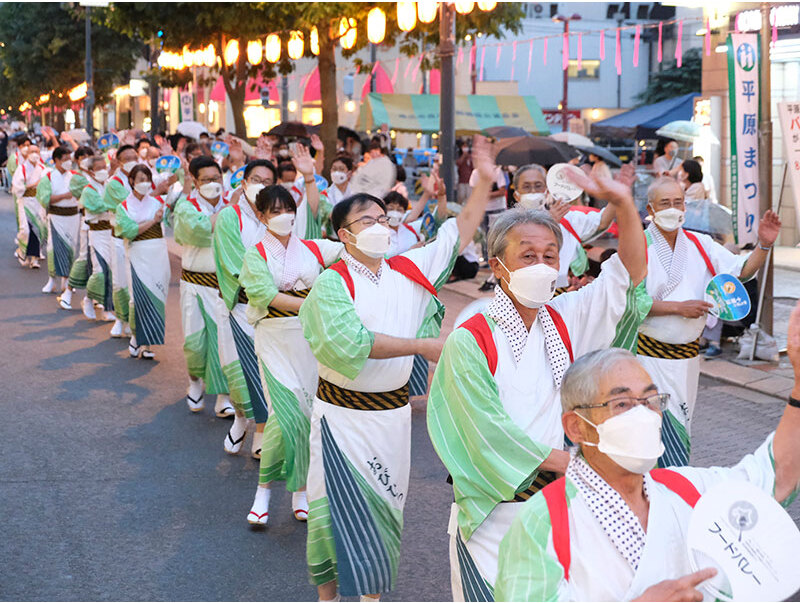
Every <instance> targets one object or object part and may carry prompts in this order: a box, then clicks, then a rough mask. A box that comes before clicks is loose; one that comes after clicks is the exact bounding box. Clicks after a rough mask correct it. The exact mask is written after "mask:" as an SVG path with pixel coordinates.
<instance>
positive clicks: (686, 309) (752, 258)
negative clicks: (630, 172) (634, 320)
mask: <svg viewBox="0 0 800 603" xmlns="http://www.w3.org/2000/svg"><path fill="white" fill-rule="evenodd" d="M647 212H648V214H649V216H650V218H651V219H652V223H651V224H650V226H648V228H647V230H646V233H645V234H646V238H647V245H648V250H649V253H648V263H647V279H646V287H647V295H648V296H649V297H650V298H651V299H652V306H651V307H650V311H649V314H648V315H647V317H646V319H645V320H644V321H643V322H642V324H641V325H640V327H639V338H638V352H637V353H638V355H639V359H640V360H641V362H642V365H643V366H644V367H645V369H647V371H648V372H649V373H650V375H652V377H653V380H654V381H655V382H656V384H657V385H658V388H659V390H660V391H662V392H665V393H669V394H670V404H669V407H668V408H667V410H666V412H665V413H664V429H663V440H664V445H665V447H666V449H665V452H664V456H663V457H662V458H661V459H660V460H659V465H660V466H662V467H669V466H681V465H686V464H688V462H689V450H690V432H691V419H692V414H693V412H694V405H695V400H696V399H697V385H698V380H699V378H700V360H699V356H698V354H699V350H700V343H699V338H700V335H701V333H702V332H703V328H704V327H705V324H706V313H707V312H708V310H709V308H711V304H709V303H707V302H706V301H704V298H705V290H706V286H707V285H708V282H709V280H710V279H711V278H713V277H714V276H715V275H717V274H723V273H725V274H731V275H733V276H736V277H738V278H740V279H741V280H747V279H749V278H751V277H752V276H753V275H755V273H756V272H757V271H758V270H759V268H761V266H763V265H764V262H765V261H766V259H767V254H768V252H769V250H770V248H771V247H772V245H773V244H774V243H775V239H776V238H777V236H778V233H779V232H780V228H781V221H780V219H779V218H778V216H777V215H776V214H775V213H774V212H772V211H769V210H768V211H767V212H766V213H765V214H764V217H763V218H762V219H761V222H760V223H759V225H758V244H757V246H756V248H755V249H754V250H753V252H752V253H751V254H749V255H735V254H733V253H731V252H730V251H728V250H727V249H725V247H723V246H722V245H720V244H719V243H717V242H715V241H714V240H713V239H712V238H711V237H710V236H708V235H705V234H701V233H693V232H690V231H688V230H684V229H683V228H681V225H682V224H683V222H684V220H685V212H686V205H685V202H684V192H683V187H681V185H680V184H679V183H678V181H677V180H675V179H673V178H669V177H663V178H659V179H657V180H656V181H655V182H653V184H651V185H650V188H649V189H648V191H647Z"/></svg>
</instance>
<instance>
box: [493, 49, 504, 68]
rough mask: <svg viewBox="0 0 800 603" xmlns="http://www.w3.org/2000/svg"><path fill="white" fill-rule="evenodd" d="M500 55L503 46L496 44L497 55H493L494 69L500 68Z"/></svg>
mask: <svg viewBox="0 0 800 603" xmlns="http://www.w3.org/2000/svg"><path fill="white" fill-rule="evenodd" d="M501 54H503V46H502V45H500V44H498V45H497V54H496V55H495V56H496V57H497V58H496V59H495V61H494V66H495V67H499V66H500V55H501Z"/></svg>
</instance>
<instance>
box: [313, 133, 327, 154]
mask: <svg viewBox="0 0 800 603" xmlns="http://www.w3.org/2000/svg"><path fill="white" fill-rule="evenodd" d="M311 148H312V149H314V150H315V151H322V150H323V149H324V148H325V145H323V144H322V139H321V138H320V137H319V136H317V135H316V134H312V135H311Z"/></svg>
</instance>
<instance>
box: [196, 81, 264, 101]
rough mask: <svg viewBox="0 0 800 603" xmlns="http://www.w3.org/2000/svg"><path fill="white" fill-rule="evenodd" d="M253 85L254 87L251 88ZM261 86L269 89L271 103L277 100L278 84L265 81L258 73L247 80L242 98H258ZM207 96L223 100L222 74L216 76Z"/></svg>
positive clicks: (247, 99)
mask: <svg viewBox="0 0 800 603" xmlns="http://www.w3.org/2000/svg"><path fill="white" fill-rule="evenodd" d="M254 85H255V88H253V86H254ZM262 88H268V89H269V100H270V102H272V103H278V102H279V99H278V86H277V85H276V84H275V80H270V81H268V82H265V81H264V79H263V78H262V77H261V75H260V74H259V75H258V77H256V78H255V79H253V78H250V79H249V80H248V81H247V86H246V87H245V89H244V100H245V101H252V100H260V99H261V89H262ZM209 98H210V100H213V101H217V102H218V103H222V102H225V84H223V83H222V76H220V77H218V78H217V82H216V84H214V87H213V88H212V89H211V94H210V95H209ZM198 102H199V101H198Z"/></svg>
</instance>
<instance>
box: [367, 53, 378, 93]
mask: <svg viewBox="0 0 800 603" xmlns="http://www.w3.org/2000/svg"><path fill="white" fill-rule="evenodd" d="M369 60H370V62H371V63H372V71H371V72H370V74H369V91H370V92H376V90H375V79H376V78H375V61H377V60H378V45H377V44H372V43H370V45H369Z"/></svg>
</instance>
